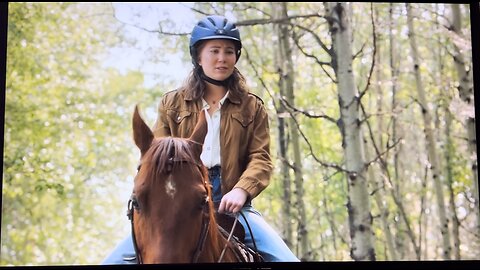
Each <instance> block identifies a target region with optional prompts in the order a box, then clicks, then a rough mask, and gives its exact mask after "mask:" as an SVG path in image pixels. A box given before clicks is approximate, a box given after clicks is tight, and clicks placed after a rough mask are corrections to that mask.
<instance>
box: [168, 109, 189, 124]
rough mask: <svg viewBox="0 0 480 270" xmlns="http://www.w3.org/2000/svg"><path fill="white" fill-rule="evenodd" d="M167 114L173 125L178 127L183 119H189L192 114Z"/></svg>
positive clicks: (170, 111) (185, 112)
mask: <svg viewBox="0 0 480 270" xmlns="http://www.w3.org/2000/svg"><path fill="white" fill-rule="evenodd" d="M167 114H168V116H169V117H170V119H171V120H172V121H173V122H174V123H176V124H177V125H180V124H181V123H182V121H183V120H184V119H185V118H187V117H189V116H190V115H191V114H192V112H190V111H180V112H179V111H174V110H167Z"/></svg>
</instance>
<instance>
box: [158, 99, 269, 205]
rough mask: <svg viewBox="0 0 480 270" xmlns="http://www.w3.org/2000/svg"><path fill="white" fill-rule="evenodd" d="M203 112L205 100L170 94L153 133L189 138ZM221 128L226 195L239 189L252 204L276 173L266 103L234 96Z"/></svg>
mask: <svg viewBox="0 0 480 270" xmlns="http://www.w3.org/2000/svg"><path fill="white" fill-rule="evenodd" d="M201 109H202V101H201V99H199V100H197V101H194V100H193V99H192V98H191V96H189V95H188V93H186V92H185V91H182V90H174V91H170V92H168V93H166V94H165V95H164V96H163V97H162V100H161V101H160V104H159V106H158V118H157V120H156V122H155V125H154V127H153V133H154V134H155V136H156V137H164V136H173V137H181V138H188V137H190V134H191V133H192V132H193V129H194V127H195V124H196V123H197V119H198V113H199V112H200V111H201ZM220 126H221V130H220V152H221V167H222V171H221V179H222V194H226V193H227V192H229V191H230V190H232V189H233V188H236V187H238V188H242V189H244V190H245V191H247V193H248V195H249V198H248V199H247V200H252V199H253V198H255V197H256V196H257V195H258V194H259V193H260V192H261V191H263V190H264V189H265V188H266V187H267V185H268V183H269V181H270V176H271V173H272V170H273V164H272V161H271V158H270V132H269V122H268V115H267V112H266V110H265V107H264V105H263V101H262V100H261V99H260V98H258V97H256V96H255V95H253V94H248V95H245V96H243V97H238V96H236V95H234V94H233V93H232V92H230V93H229V94H228V96H227V99H226V100H225V103H224V104H223V105H222V107H221V122H220Z"/></svg>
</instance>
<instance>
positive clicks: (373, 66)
mask: <svg viewBox="0 0 480 270" xmlns="http://www.w3.org/2000/svg"><path fill="white" fill-rule="evenodd" d="M370 18H371V19H372V36H373V54H372V65H371V66H370V72H369V74H368V80H367V84H366V85H365V89H364V90H363V91H362V92H361V93H360V96H359V97H358V101H359V102H360V100H361V99H362V97H363V96H364V95H365V94H366V93H367V90H368V89H369V87H370V82H371V79H372V74H373V69H374V68H375V58H376V54H377V33H376V31H375V18H374V15H373V3H370ZM377 79H378V78H377Z"/></svg>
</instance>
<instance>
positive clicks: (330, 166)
mask: <svg viewBox="0 0 480 270" xmlns="http://www.w3.org/2000/svg"><path fill="white" fill-rule="evenodd" d="M245 57H246V58H247V61H248V63H249V64H250V66H251V67H252V69H253V70H254V72H255V75H256V77H257V78H258V79H259V80H260V83H261V84H262V86H263V87H264V88H265V90H266V91H267V93H268V94H269V96H270V97H271V98H272V102H273V105H274V107H275V110H276V112H277V113H278V111H279V110H278V109H277V108H276V104H275V102H274V100H275V97H274V95H273V94H272V92H271V91H270V89H268V87H267V85H266V84H265V82H264V81H263V79H262V78H261V76H259V73H258V71H257V69H256V68H255V65H254V64H253V61H252V59H251V58H250V56H249V54H248V51H247V50H245ZM280 100H281V101H282V102H281V104H282V105H283V106H284V107H285V108H286V109H287V111H288V113H289V114H290V116H291V117H292V119H293V121H294V122H295V125H296V126H297V129H298V131H299V133H300V135H301V136H302V138H303V139H304V141H305V142H306V143H307V145H308V148H309V151H310V154H311V155H312V157H313V158H314V159H315V161H316V162H317V163H319V164H320V165H322V166H324V167H327V168H334V169H336V170H338V171H342V172H346V173H351V172H350V171H348V170H347V169H344V168H342V167H341V166H340V165H338V164H335V163H327V162H324V161H321V160H320V159H319V158H318V157H317V156H316V155H315V154H314V151H313V147H312V145H311V143H310V142H309V140H308V139H307V137H306V136H305V134H304V133H303V132H302V130H301V128H300V125H299V124H298V122H297V119H296V118H295V116H294V115H293V113H292V112H291V111H290V110H288V108H289V107H287V105H286V103H285V102H284V100H283V99H280Z"/></svg>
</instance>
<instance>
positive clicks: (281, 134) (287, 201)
mask: <svg viewBox="0 0 480 270" xmlns="http://www.w3.org/2000/svg"><path fill="white" fill-rule="evenodd" d="M271 6H272V10H273V14H274V16H275V18H281V17H283V13H282V8H281V7H279V6H278V5H276V4H274V3H272V5H271ZM273 27H274V29H275V30H274V31H275V32H276V33H277V34H278V37H279V40H282V39H283V38H282V36H283V35H285V33H284V32H285V29H284V26H283V25H281V24H274V25H273ZM287 38H288V36H287ZM275 51H276V55H275V61H276V63H275V65H276V67H277V71H278V74H279V81H278V88H279V92H280V96H282V97H284V96H286V88H287V83H286V80H285V71H287V73H288V70H287V68H286V66H285V61H288V60H287V56H286V52H285V50H284V49H283V46H281V44H280V43H279V47H278V49H277V50H275ZM279 102H280V103H281V101H279ZM278 108H279V109H278V114H277V116H278V145H279V147H278V148H279V156H280V159H281V161H282V162H281V172H282V174H281V177H282V178H283V179H282V187H283V188H282V190H283V201H284V203H283V204H282V224H283V226H282V227H283V233H282V235H283V240H284V241H285V243H286V244H287V245H288V247H289V248H293V242H292V239H293V234H292V222H291V220H292V211H291V208H292V196H291V194H292V188H291V182H292V180H291V178H290V166H289V165H290V164H289V163H290V161H289V159H288V156H287V149H288V141H287V136H286V129H287V127H286V123H285V115H286V110H285V106H282V104H279V106H278Z"/></svg>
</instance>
